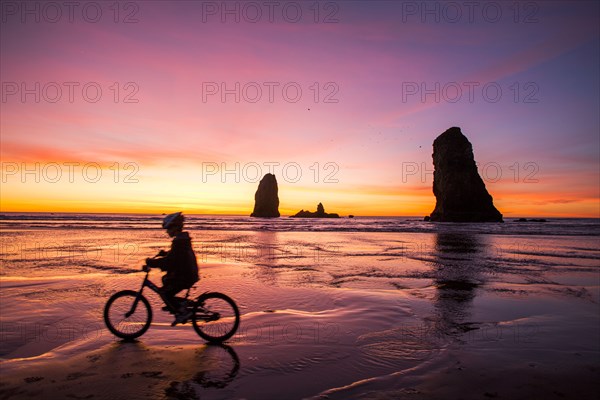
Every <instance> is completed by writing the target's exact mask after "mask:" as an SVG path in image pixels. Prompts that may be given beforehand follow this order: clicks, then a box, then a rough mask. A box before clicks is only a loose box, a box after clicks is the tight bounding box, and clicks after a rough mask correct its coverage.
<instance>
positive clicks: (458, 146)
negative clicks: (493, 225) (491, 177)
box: [426, 127, 503, 222]
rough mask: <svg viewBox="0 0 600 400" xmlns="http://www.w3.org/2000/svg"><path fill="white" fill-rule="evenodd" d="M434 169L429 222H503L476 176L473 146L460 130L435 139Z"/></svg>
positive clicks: (454, 128) (451, 131)
mask: <svg viewBox="0 0 600 400" xmlns="http://www.w3.org/2000/svg"><path fill="white" fill-rule="evenodd" d="M433 166H434V172H433V194H434V195H435V198H436V205H435V209H434V210H433V212H432V213H431V216H430V217H429V220H430V221H442V222H503V221H502V214H501V213H500V212H499V211H498V210H497V209H496V207H494V203H493V199H492V196H490V194H489V193H488V191H487V189H486V188H485V184H484V183H483V180H482V179H481V177H480V176H479V173H478V172H477V165H476V164H475V159H474V157H473V146H472V145H471V142H469V140H468V139H467V138H466V137H465V136H464V135H463V134H462V132H461V131H460V128H457V127H452V128H450V129H448V130H447V131H446V132H444V133H442V134H441V135H440V136H438V137H437V138H436V139H435V141H434V142H433ZM426 220H427V217H426Z"/></svg>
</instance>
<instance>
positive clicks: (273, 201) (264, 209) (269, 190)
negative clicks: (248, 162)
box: [250, 174, 279, 218]
mask: <svg viewBox="0 0 600 400" xmlns="http://www.w3.org/2000/svg"><path fill="white" fill-rule="evenodd" d="M277 192H278V189H277V179H275V175H273V174H266V175H265V176H264V177H263V178H262V179H261V180H260V183H259V184H258V189H257V190H256V194H255V195H254V211H253V212H252V214H250V216H251V217H261V218H277V217H279V196H278V194H277Z"/></svg>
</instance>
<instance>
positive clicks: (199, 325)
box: [192, 292, 240, 343]
mask: <svg viewBox="0 0 600 400" xmlns="http://www.w3.org/2000/svg"><path fill="white" fill-rule="evenodd" d="M192 325H193V326H194V330H195V331H196V333H197V334H198V335H199V336H200V337H201V338H202V339H204V340H207V341H209V342H211V343H220V342H223V341H225V340H227V339H229V338H231V337H232V336H233V335H234V334H235V332H236V331H237V329H238V327H239V325H240V311H239V310H238V307H237V305H236V304H235V302H234V301H233V300H232V299H231V298H230V297H229V296H227V295H224V294H223V293H217V292H211V293H205V294H203V295H201V296H200V297H198V300H197V301H196V304H195V305H194V314H193V316H192Z"/></svg>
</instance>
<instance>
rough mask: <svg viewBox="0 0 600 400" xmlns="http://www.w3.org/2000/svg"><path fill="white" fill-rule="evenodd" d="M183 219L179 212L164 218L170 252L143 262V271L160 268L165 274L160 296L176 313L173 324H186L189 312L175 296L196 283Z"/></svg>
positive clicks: (163, 252) (195, 270)
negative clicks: (144, 265) (170, 239)
mask: <svg viewBox="0 0 600 400" xmlns="http://www.w3.org/2000/svg"><path fill="white" fill-rule="evenodd" d="M183 221H184V217H183V214H182V213H181V212H177V213H173V214H169V215H167V216H166V217H165V218H164V219H163V223H162V226H163V228H165V229H166V230H167V233H168V234H169V237H172V238H173V241H172V242H171V249H170V250H169V251H164V250H161V251H160V252H159V253H158V255H157V256H155V257H153V258H147V259H146V267H145V268H148V269H149V268H160V269H161V270H162V271H167V273H166V274H165V275H164V276H163V277H162V282H163V287H162V288H161V292H162V293H163V295H164V296H165V298H166V299H167V301H168V302H169V303H170V304H171V305H172V306H173V308H174V309H178V312H177V313H176V314H175V315H176V319H175V322H177V323H180V322H182V321H185V320H187V319H188V318H189V317H190V315H186V314H189V313H190V311H189V310H186V307H185V305H183V304H181V307H180V305H179V299H178V298H177V297H175V295H176V294H177V293H179V292H180V291H182V290H184V289H189V288H191V287H192V286H193V285H194V283H196V282H197V281H198V263H197V262H196V254H195V253H194V249H193V248H192V240H191V238H190V235H189V233H188V232H183Z"/></svg>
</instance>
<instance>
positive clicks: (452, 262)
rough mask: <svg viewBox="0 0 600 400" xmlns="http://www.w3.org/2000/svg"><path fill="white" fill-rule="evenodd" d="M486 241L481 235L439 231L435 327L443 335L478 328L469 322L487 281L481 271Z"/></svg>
mask: <svg viewBox="0 0 600 400" xmlns="http://www.w3.org/2000/svg"><path fill="white" fill-rule="evenodd" d="M485 246H486V245H485V242H484V239H483V238H482V237H481V236H476V235H469V234H454V233H438V234H437V237H436V246H435V253H434V255H435V259H436V260H435V261H434V270H433V276H434V281H435V285H436V287H437V292H436V297H435V304H434V306H435V310H436V314H435V316H434V317H433V319H434V321H433V322H434V325H435V329H436V331H437V333H438V334H441V335H451V336H452V335H457V334H460V333H463V332H466V331H469V330H472V329H477V326H476V323H474V322H472V321H469V318H470V309H471V307H472V303H473V299H474V298H475V294H476V290H477V288H478V287H479V286H480V285H481V284H483V280H482V279H483V278H482V273H481V271H482V270H483V269H484V267H485V266H484V263H485V257H484V254H485V251H484V247H485Z"/></svg>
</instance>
